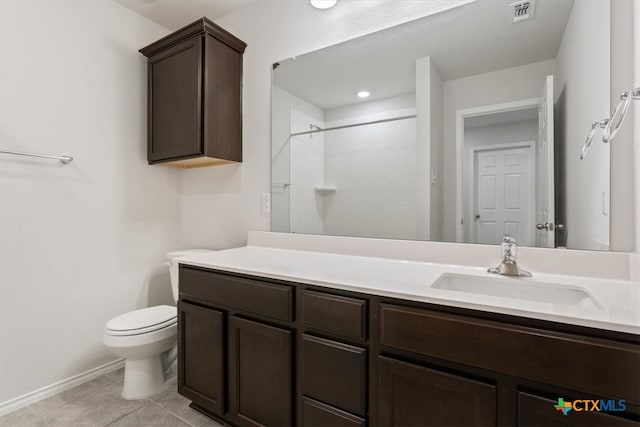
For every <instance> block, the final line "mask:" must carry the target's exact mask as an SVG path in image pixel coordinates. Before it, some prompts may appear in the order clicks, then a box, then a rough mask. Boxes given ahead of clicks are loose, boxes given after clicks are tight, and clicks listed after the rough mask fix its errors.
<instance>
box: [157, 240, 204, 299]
mask: <svg viewBox="0 0 640 427" xmlns="http://www.w3.org/2000/svg"><path fill="white" fill-rule="evenodd" d="M203 252H213V251H212V250H211V249H185V250H182V251H174V252H169V253H168V254H167V262H166V263H165V264H166V265H168V266H169V275H170V276H171V292H172V293H173V298H174V299H175V300H176V302H177V301H178V267H179V265H180V264H179V263H178V258H182V257H185V256H189V255H193V254H197V253H203Z"/></svg>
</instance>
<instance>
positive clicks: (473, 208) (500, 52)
mask: <svg viewBox="0 0 640 427" xmlns="http://www.w3.org/2000/svg"><path fill="white" fill-rule="evenodd" d="M610 7H611V5H610V2H609V1H587V0H536V1H535V2H534V1H533V0H531V1H526V2H519V3H516V4H514V0H504V1H503V0H491V1H484V0H479V1H475V2H471V3H468V4H465V5H463V6H459V7H456V8H453V9H450V10H447V11H445V12H442V13H439V14H436V15H432V16H428V17H425V18H422V19H419V20H416V21H412V22H408V23H405V24H403V25H400V26H397V27H393V28H390V29H387V30H384V31H380V32H377V33H373V34H369V35H367V36H364V37H360V38H357V39H354V40H350V41H347V42H344V43H341V44H338V45H335V46H331V47H328V48H325V49H322V50H319V51H315V52H311V53H308V54H305V55H300V56H297V57H295V58H289V59H286V60H283V61H280V62H278V63H276V64H274V69H273V88H272V121H273V123H272V230H273V231H279V232H291V233H307V234H327V235H337V236H358V237H376V238H394V239H414V240H435V241H451V242H456V241H457V242H468V243H484V244H496V243H499V241H500V240H501V239H502V236H503V235H504V234H509V235H510V236H512V237H515V239H516V241H517V242H518V243H519V244H520V245H524V246H539V247H568V248H574V249H595V250H608V248H609V146H608V145H607V144H603V143H594V145H593V146H592V147H591V151H590V152H589V155H588V156H587V158H586V159H584V160H580V149H581V147H582V144H583V142H584V140H585V138H586V136H587V133H588V131H589V130H590V128H591V124H592V123H593V122H594V121H596V120H600V119H602V118H605V117H608V116H609V114H610V63H609V57H610V53H609V52H610V31H611V26H610Z"/></svg>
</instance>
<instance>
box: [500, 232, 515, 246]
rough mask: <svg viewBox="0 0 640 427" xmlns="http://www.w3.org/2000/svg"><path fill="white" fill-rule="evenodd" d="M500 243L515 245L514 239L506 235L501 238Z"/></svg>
mask: <svg viewBox="0 0 640 427" xmlns="http://www.w3.org/2000/svg"><path fill="white" fill-rule="evenodd" d="M502 243H513V244H515V243H516V239H514V238H513V237H511V236H509V235H508V234H505V235H504V236H502Z"/></svg>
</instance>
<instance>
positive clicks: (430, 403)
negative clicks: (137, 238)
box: [178, 246, 640, 426]
mask: <svg viewBox="0 0 640 427" xmlns="http://www.w3.org/2000/svg"><path fill="white" fill-rule="evenodd" d="M180 262H181V266H180V302H179V305H178V308H179V332H178V336H179V377H178V390H179V392H180V393H181V394H182V395H184V396H186V397H187V398H189V399H190V400H192V402H193V405H192V406H193V407H194V408H196V409H198V410H200V411H202V412H204V413H207V414H209V415H212V416H214V417H217V418H220V419H222V420H225V421H226V422H230V423H233V424H237V425H247V426H249V425H251V426H257V425H273V426H275V425H277V426H283V425H305V426H360V425H372V426H373V425H385V426H389V425H424V426H429V425H431V426H442V425H468V426H471V425H474V426H475V425H501V426H514V425H523V426H524V425H536V426H541V425H557V424H562V425H575V426H578V425H579V426H587V425H591V426H603V425H640V423H639V422H638V417H639V409H640V408H639V403H640V387H638V372H639V371H638V370H639V369H640V336H639V334H638V331H639V330H640V327H639V325H638V321H637V307H635V308H634V304H636V303H637V302H638V293H637V286H636V285H635V284H634V283H632V282H628V283H626V286H628V288H624V286H625V282H621V281H618V282H616V283H613V285H612V286H615V287H616V289H617V292H620V295H623V294H624V295H626V297H624V298H617V297H616V298H613V299H607V297H606V296H605V294H606V293H607V291H606V287H607V286H610V285H611V283H607V284H601V285H599V284H598V283H599V282H598V280H595V279H586V278H578V282H577V283H583V284H584V289H586V291H587V294H588V296H589V297H590V298H593V300H594V301H595V303H596V306H591V305H589V304H586V303H585V301H582V300H575V301H568V302H567V301H565V302H561V303H558V304H553V303H549V302H539V301H536V300H535V298H533V299H532V298H529V299H527V298H526V297H525V298H524V299H518V298H513V297H509V298H502V297H499V296H495V295H494V296H490V295H489V296H487V295H473V294H471V295H468V294H466V293H465V292H460V291H451V290H443V289H439V288H437V287H434V285H435V284H437V283H440V282H438V278H439V277H442V273H443V272H445V273H446V275H445V277H448V276H447V274H451V273H453V274H460V275H466V274H468V273H472V274H473V275H476V276H479V277H480V276H482V277H483V278H486V276H487V275H486V274H484V276H483V273H482V270H480V269H478V268H475V269H474V268H470V267H460V266H451V265H442V264H430V263H418V262H408V261H396V260H388V259H382V258H368V257H357V256H345V255H335V254H327V253H313V252H304V251H292V250H282V249H272V248H259V247H250V246H249V247H245V248H238V249H232V250H228V251H221V252H217V253H211V254H203V255H196V256H192V257H187V258H185V259H183V260H181V261H180ZM534 276H535V274H534ZM542 276H545V275H542ZM547 276H548V275H547ZM465 277H466V276H465ZM469 277H475V276H471V275H469ZM534 278H535V277H534ZM489 279H492V278H489ZM492 280H495V281H496V282H499V281H501V280H513V279H505V278H503V277H495V278H493V279H492ZM540 280H548V278H546V277H543V279H540ZM564 280H565V281H566V282H567V283H565V285H566V286H567V288H569V289H574V290H575V289H578V286H577V285H575V286H573V285H571V281H572V280H573V279H572V278H570V277H569V276H567V277H565V278H564ZM600 282H602V281H600ZM614 282H615V281H614ZM505 283H508V282H505ZM539 286H545V285H544V283H543V284H540V285H539ZM625 293H626V294H625ZM614 299H615V300H616V301H618V302H612V301H613V300H614ZM572 304H573V305H575V306H572ZM625 304H626V305H625ZM634 316H635V317H634ZM558 399H563V401H564V402H572V401H577V400H581V401H582V400H589V401H592V400H594V401H595V400H607V401H608V400H611V401H612V403H611V405H613V406H610V407H609V411H607V412H605V411H580V410H579V409H581V408H582V406H580V405H581V404H577V405H576V409H575V410H572V411H570V412H569V413H568V414H567V415H564V414H563V413H562V412H561V411H559V410H557V409H556V408H555V407H554V406H556V405H558ZM623 401H624V402H623ZM589 404H592V403H588V404H587V403H585V404H584V405H586V406H587V407H588V405H589ZM620 405H622V406H624V408H622V406H620ZM616 409H624V410H621V411H615V410H616Z"/></svg>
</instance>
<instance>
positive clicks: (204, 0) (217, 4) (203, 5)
mask: <svg viewBox="0 0 640 427" xmlns="http://www.w3.org/2000/svg"><path fill="white" fill-rule="evenodd" d="M115 1H116V2H118V3H120V4H121V5H123V6H125V7H127V8H129V9H131V10H133V11H134V12H136V13H139V14H140V15H142V16H144V17H146V18H148V19H150V20H151V21H153V22H156V23H158V24H160V25H162V26H163V27H165V28H168V29H169V30H177V29H178V28H181V27H183V26H185V25H187V24H189V23H191V22H193V21H195V20H196V19H198V18H202V17H203V16H206V17H207V18H209V19H212V20H213V19H216V18H219V17H221V16H224V15H226V14H228V13H231V12H233V11H235V10H238V9H241V8H243V7H246V6H250V5H252V4H253V3H255V2H256V1H258V0H115Z"/></svg>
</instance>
